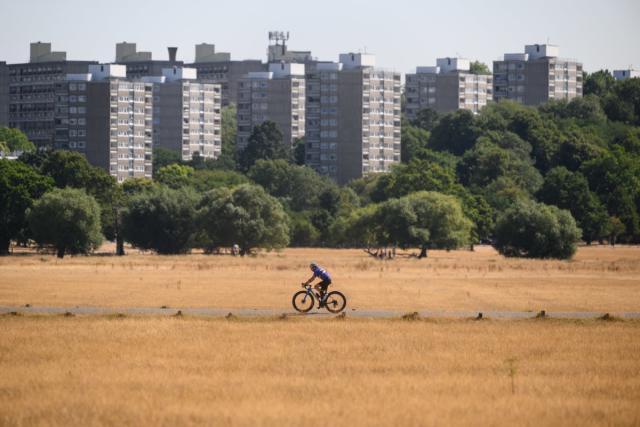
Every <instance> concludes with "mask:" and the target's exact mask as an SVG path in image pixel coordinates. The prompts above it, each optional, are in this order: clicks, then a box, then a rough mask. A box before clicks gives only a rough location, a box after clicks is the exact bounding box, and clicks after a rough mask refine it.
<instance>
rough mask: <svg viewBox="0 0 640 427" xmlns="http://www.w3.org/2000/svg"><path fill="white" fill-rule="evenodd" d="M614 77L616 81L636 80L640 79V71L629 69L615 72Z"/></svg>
mask: <svg viewBox="0 0 640 427" xmlns="http://www.w3.org/2000/svg"><path fill="white" fill-rule="evenodd" d="M613 77H614V78H615V79H616V80H626V79H636V78H639V77H640V70H634V69H633V68H629V69H627V70H614V71H613Z"/></svg>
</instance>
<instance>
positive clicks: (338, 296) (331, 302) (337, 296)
mask: <svg viewBox="0 0 640 427" xmlns="http://www.w3.org/2000/svg"><path fill="white" fill-rule="evenodd" d="M346 306H347V298H345V296H344V295H343V294H342V292H338V291H333V292H329V294H328V295H327V299H326V300H325V307H326V308H327V310H329V311H330V312H331V313H340V312H341V311H342V310H344V309H345V307H346Z"/></svg>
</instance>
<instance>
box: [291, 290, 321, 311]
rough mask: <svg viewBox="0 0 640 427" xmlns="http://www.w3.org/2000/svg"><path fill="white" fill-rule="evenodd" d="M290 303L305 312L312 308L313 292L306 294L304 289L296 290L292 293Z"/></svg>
mask: <svg viewBox="0 0 640 427" xmlns="http://www.w3.org/2000/svg"><path fill="white" fill-rule="evenodd" d="M291 303H292V304H293V308H295V309H296V310H297V311H299V312H300V313H306V312H308V311H309V310H311V309H312V308H313V306H314V305H315V304H316V301H315V298H314V297H313V294H308V293H307V292H306V291H298V292H296V293H295V294H293V298H292V299H291Z"/></svg>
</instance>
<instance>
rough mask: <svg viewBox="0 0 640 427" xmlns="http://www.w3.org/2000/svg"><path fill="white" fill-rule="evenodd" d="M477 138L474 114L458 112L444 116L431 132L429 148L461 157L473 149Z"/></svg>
mask: <svg viewBox="0 0 640 427" xmlns="http://www.w3.org/2000/svg"><path fill="white" fill-rule="evenodd" d="M477 136H478V135H477V129H476V128H475V126H474V119H473V113H472V112H471V111H469V110H456V111H454V112H453V113H449V114H445V115H444V116H442V118H441V119H440V121H439V122H438V125H437V126H436V127H435V128H434V129H433V131H432V132H431V137H430V139H429V147H430V148H432V149H434V150H437V151H448V152H450V153H452V154H455V155H456V156H460V155H462V154H463V153H464V152H465V151H467V150H468V149H469V148H471V147H473V144H474V143H475V141H476V138H477Z"/></svg>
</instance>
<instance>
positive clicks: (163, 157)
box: [153, 147, 182, 171]
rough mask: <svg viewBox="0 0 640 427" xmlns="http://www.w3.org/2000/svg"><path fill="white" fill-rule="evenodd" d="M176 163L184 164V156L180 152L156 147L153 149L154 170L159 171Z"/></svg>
mask: <svg viewBox="0 0 640 427" xmlns="http://www.w3.org/2000/svg"><path fill="white" fill-rule="evenodd" d="M174 163H177V164H180V163H182V155H181V154H180V152H179V151H176V150H169V149H167V148H162V147H156V148H154V149H153V170H154V171H157V170H160V169H161V168H163V167H165V166H169V165H172V164H174Z"/></svg>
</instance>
